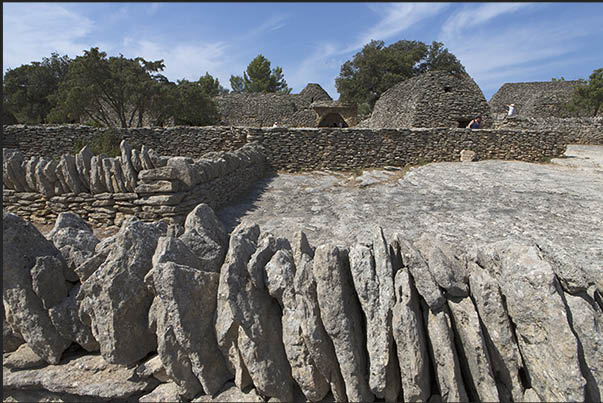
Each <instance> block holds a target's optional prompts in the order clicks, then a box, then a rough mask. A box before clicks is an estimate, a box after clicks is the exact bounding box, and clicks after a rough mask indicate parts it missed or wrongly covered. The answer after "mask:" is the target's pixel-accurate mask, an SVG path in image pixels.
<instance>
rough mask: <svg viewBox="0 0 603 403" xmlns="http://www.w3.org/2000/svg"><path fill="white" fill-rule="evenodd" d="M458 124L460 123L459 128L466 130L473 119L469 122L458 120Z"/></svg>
mask: <svg viewBox="0 0 603 403" xmlns="http://www.w3.org/2000/svg"><path fill="white" fill-rule="evenodd" d="M457 122H459V125H458V127H461V128H463V129H464V128H466V127H467V125H468V124H469V122H471V119H469V120H457Z"/></svg>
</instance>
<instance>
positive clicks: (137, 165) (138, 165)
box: [130, 148, 142, 175]
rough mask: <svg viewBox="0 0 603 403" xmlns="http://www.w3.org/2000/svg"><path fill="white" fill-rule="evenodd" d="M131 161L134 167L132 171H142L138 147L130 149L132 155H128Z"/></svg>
mask: <svg viewBox="0 0 603 403" xmlns="http://www.w3.org/2000/svg"><path fill="white" fill-rule="evenodd" d="M130 158H131V161H132V166H133V167H134V171H136V175H138V172H140V171H142V161H140V151H138V149H136V148H133V149H132V155H131V156H130Z"/></svg>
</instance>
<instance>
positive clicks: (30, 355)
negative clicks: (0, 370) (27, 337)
mask: <svg viewBox="0 0 603 403" xmlns="http://www.w3.org/2000/svg"><path fill="white" fill-rule="evenodd" d="M45 365H46V362H45V361H44V360H43V359H42V358H40V356H38V355H37V354H36V353H35V352H34V351H33V350H32V349H31V348H30V347H29V346H28V345H27V343H26V344H21V346H19V348H18V349H17V350H16V351H14V352H12V353H11V354H9V355H8V357H5V358H4V359H3V360H2V366H3V367H6V368H10V369H14V370H21V369H29V368H40V367H43V366H45Z"/></svg>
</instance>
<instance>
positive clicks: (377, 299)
mask: <svg viewBox="0 0 603 403" xmlns="http://www.w3.org/2000/svg"><path fill="white" fill-rule="evenodd" d="M349 259H350V271H351V273H352V279H353V281H354V286H355V288H356V293H357V295H358V299H359V301H360V305H361V307H362V310H363V311H364V316H365V317H366V340H370V341H371V342H370V343H367V351H368V360H369V385H370V387H371V391H372V392H373V393H374V394H375V396H376V397H378V398H385V400H386V401H388V402H391V401H397V400H398V395H399V394H400V373H399V367H398V361H397V356H396V354H395V353H394V349H393V343H394V339H393V334H392V323H391V318H392V308H393V305H394V303H395V295H394V276H393V267H392V259H391V256H390V253H389V245H388V244H387V242H386V241H385V237H384V235H383V230H382V229H381V227H378V228H377V231H376V233H375V236H374V238H373V242H372V244H371V245H370V246H366V245H362V244H356V245H354V246H353V247H352V248H351V249H350V255H349Z"/></svg>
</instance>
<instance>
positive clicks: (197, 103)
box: [174, 80, 219, 126]
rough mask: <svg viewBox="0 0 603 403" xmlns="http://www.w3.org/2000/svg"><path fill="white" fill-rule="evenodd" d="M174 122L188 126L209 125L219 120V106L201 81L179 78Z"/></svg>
mask: <svg viewBox="0 0 603 403" xmlns="http://www.w3.org/2000/svg"><path fill="white" fill-rule="evenodd" d="M176 94H177V99H178V101H177V103H176V107H175V110H174V123H175V124H177V125H186V126H208V125H212V124H215V123H217V122H218V119H219V114H218V108H217V107H216V105H215V104H214V102H213V101H212V99H211V97H210V95H209V94H208V93H207V92H206V89H205V88H204V87H203V85H201V84H200V83H199V82H191V81H187V80H178V83H177V86H176Z"/></svg>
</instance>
